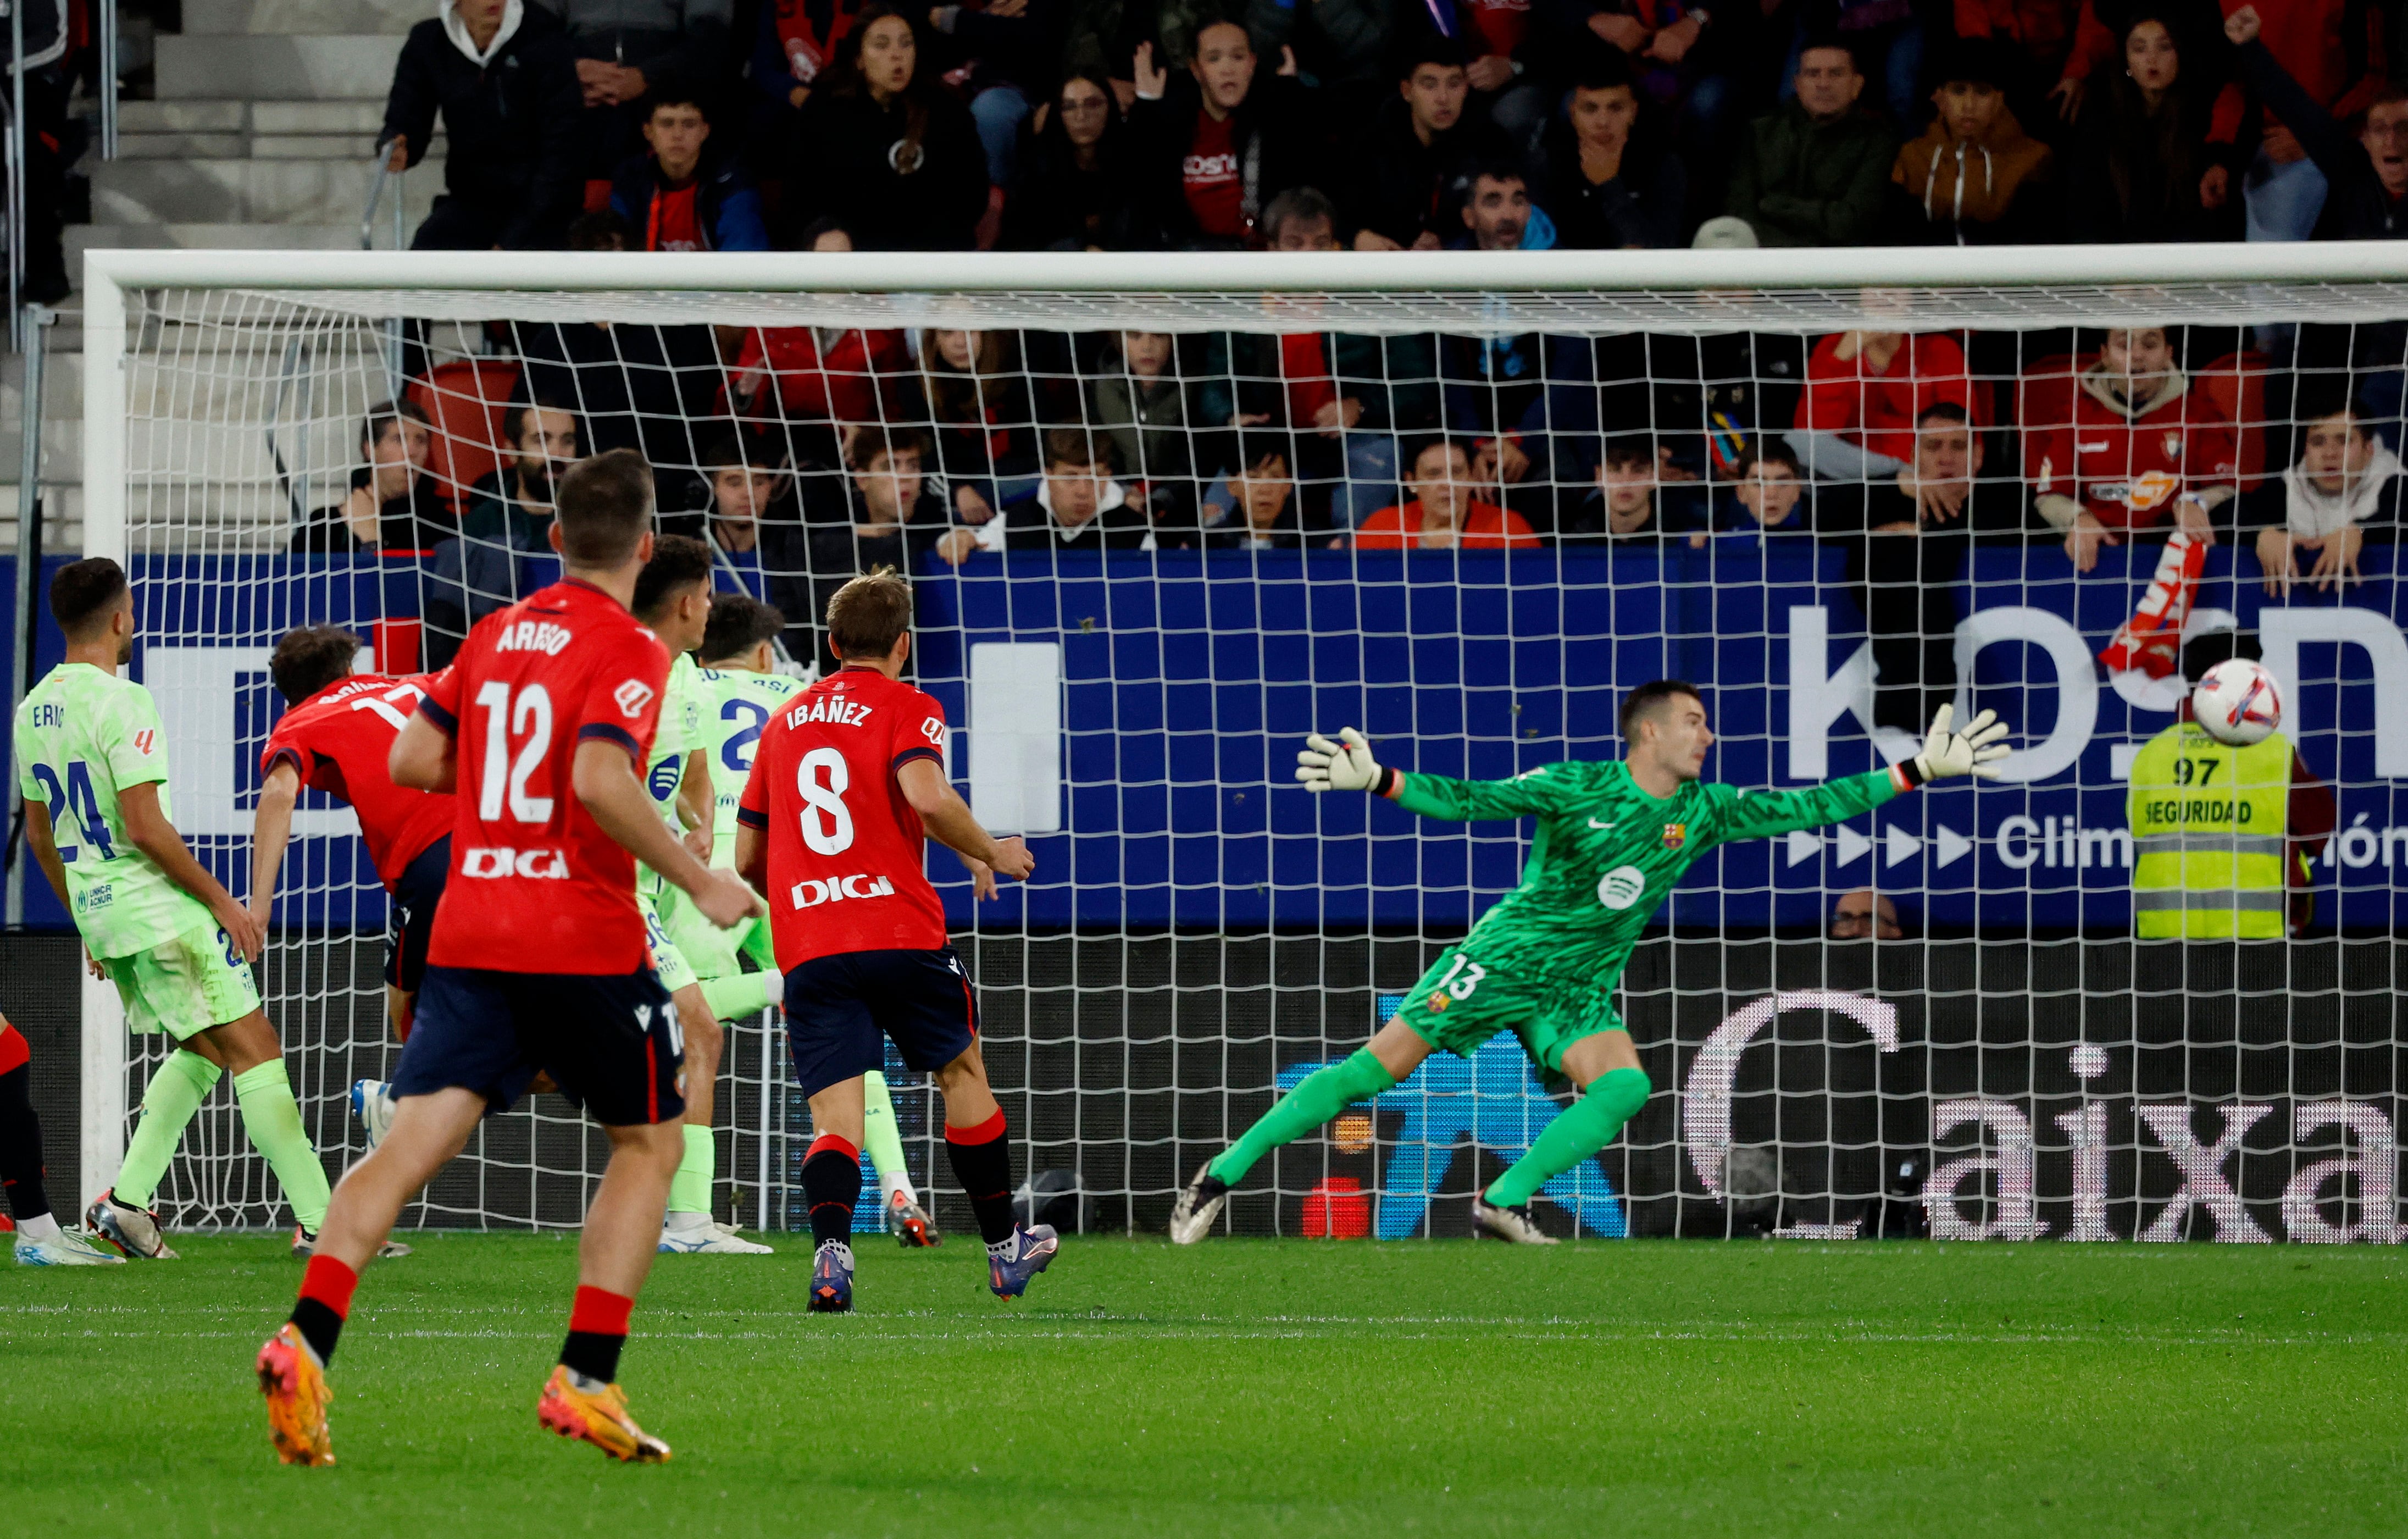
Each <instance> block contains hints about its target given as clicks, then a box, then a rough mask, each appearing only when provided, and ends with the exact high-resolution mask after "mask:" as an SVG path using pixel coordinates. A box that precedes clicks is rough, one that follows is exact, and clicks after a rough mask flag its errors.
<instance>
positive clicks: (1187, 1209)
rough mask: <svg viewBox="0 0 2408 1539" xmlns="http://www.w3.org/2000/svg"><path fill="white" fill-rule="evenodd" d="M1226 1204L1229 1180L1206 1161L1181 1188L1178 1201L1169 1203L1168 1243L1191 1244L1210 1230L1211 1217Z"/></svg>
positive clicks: (1218, 1214) (1215, 1217) (1213, 1218)
mask: <svg viewBox="0 0 2408 1539" xmlns="http://www.w3.org/2000/svg"><path fill="white" fill-rule="evenodd" d="M1228 1205H1229V1184H1228V1183H1227V1182H1226V1181H1224V1180H1222V1179H1221V1178H1220V1177H1219V1176H1217V1175H1214V1174H1213V1173H1212V1166H1211V1162H1210V1161H1207V1162H1206V1163H1205V1164H1204V1165H1203V1167H1202V1168H1201V1169H1199V1170H1197V1172H1196V1179H1195V1180H1193V1181H1190V1182H1189V1183H1187V1185H1186V1187H1184V1188H1183V1189H1182V1190H1181V1192H1180V1194H1179V1201H1176V1202H1173V1203H1172V1204H1171V1205H1170V1243H1171V1244H1174V1245H1192V1244H1195V1243H1196V1242H1197V1241H1198V1240H1201V1239H1203V1238H1204V1237H1205V1236H1206V1235H1208V1234H1210V1233H1211V1232H1212V1224H1213V1221H1214V1220H1216V1219H1218V1218H1219V1217H1220V1216H1221V1210H1222V1209H1223V1208H1225V1207H1227V1206H1228Z"/></svg>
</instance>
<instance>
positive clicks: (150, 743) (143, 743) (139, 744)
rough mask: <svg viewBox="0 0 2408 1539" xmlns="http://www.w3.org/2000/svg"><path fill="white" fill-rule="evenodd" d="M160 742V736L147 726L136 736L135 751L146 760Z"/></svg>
mask: <svg viewBox="0 0 2408 1539" xmlns="http://www.w3.org/2000/svg"><path fill="white" fill-rule="evenodd" d="M158 742H159V734H158V733H157V732H155V731H153V730H151V729H150V727H147V726H146V727H144V728H143V729H142V730H141V731H139V732H136V733H135V734H134V751H135V752H136V753H137V754H139V755H142V756H143V757H144V758H146V759H147V758H149V757H150V750H151V749H152V748H154V747H156V746H157V745H158Z"/></svg>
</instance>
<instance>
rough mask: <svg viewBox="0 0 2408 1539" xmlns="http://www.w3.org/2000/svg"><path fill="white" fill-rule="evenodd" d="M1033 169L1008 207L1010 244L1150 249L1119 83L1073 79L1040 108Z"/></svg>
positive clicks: (1038, 248) (1045, 248)
mask: <svg viewBox="0 0 2408 1539" xmlns="http://www.w3.org/2000/svg"><path fill="white" fill-rule="evenodd" d="M1038 111H1039V117H1038V122H1037V132H1036V134H1035V135H1034V136H1033V137H1031V139H1030V141H1029V146H1028V165H1027V167H1026V169H1025V174H1024V175H1023V176H1022V177H1021V179H1020V184H1019V185H1018V186H1017V187H1015V188H1013V189H1012V192H1011V200H1010V201H1009V202H1007V203H1006V204H1005V205H1004V208H1003V240H1002V244H1003V245H1004V246H1005V247H1006V248H1008V249H1010V250H1011V251H1019V252H1118V251H1129V250H1132V249H1135V248H1138V247H1141V246H1143V245H1145V244H1146V243H1147V237H1146V236H1145V233H1144V227H1143V221H1142V219H1141V217H1140V213H1139V209H1138V206H1137V201H1136V181H1135V179H1136V174H1137V173H1136V166H1135V165H1134V164H1133V162H1132V159H1131V156H1132V153H1133V149H1134V147H1133V146H1132V144H1131V142H1130V137H1129V131H1128V127H1127V125H1126V124H1125V123H1124V122H1122V121H1121V113H1120V108H1119V107H1118V106H1117V105H1115V104H1114V102H1113V101H1112V92H1111V81H1109V80H1107V79H1104V77H1103V76H1102V75H1100V74H1078V75H1072V76H1069V77H1068V78H1067V79H1064V80H1063V82H1062V86H1061V89H1060V90H1059V91H1056V92H1055V93H1054V99H1053V101H1052V102H1050V103H1048V104H1047V105H1046V106H1045V107H1043V108H1039V109H1038Z"/></svg>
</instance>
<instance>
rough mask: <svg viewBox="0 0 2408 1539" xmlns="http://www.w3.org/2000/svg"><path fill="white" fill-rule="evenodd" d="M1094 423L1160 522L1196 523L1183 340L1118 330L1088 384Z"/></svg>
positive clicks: (1115, 461)
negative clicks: (1183, 377) (1181, 357)
mask: <svg viewBox="0 0 2408 1539" xmlns="http://www.w3.org/2000/svg"><path fill="white" fill-rule="evenodd" d="M1087 400H1088V410H1089V417H1088V420H1089V421H1091V422H1093V423H1094V424H1096V428H1097V431H1098V432H1100V433H1101V434H1103V436H1104V439H1105V441H1106V442H1107V443H1109V444H1110V445H1111V453H1112V463H1113V464H1115V465H1125V466H1127V467H1128V473H1129V475H1130V476H1131V477H1133V478H1134V479H1135V480H1136V482H1137V484H1138V487H1139V489H1140V491H1141V492H1142V493H1143V494H1144V496H1145V502H1146V510H1147V511H1148V512H1149V513H1151V514H1152V515H1153V517H1154V522H1155V523H1156V524H1193V523H1194V522H1195V520H1196V485H1195V476H1196V459H1195V445H1194V442H1193V439H1194V436H1195V432H1196V426H1197V424H1193V423H1192V422H1191V421H1190V419H1189V414H1188V402H1187V389H1186V386H1185V384H1184V382H1183V381H1182V380H1181V378H1180V369H1179V345H1178V339H1177V338H1173V337H1171V336H1170V335H1169V334H1168V333H1167V332H1159V331H1122V332H1114V333H1113V334H1112V336H1111V340H1110V342H1109V343H1108V344H1107V345H1106V348H1105V353H1104V357H1103V359H1102V367H1101V368H1099V369H1098V370H1097V372H1096V373H1095V374H1094V375H1093V376H1092V377H1091V378H1090V379H1089V380H1088V381H1087Z"/></svg>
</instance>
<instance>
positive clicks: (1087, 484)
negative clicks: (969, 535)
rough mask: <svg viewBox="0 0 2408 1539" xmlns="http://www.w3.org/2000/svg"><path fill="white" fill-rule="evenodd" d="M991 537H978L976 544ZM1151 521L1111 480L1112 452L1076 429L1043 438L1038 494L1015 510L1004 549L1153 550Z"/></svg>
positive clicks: (1028, 551)
mask: <svg viewBox="0 0 2408 1539" xmlns="http://www.w3.org/2000/svg"><path fill="white" fill-rule="evenodd" d="M993 539H994V537H993V536H992V535H990V534H987V533H985V532H984V531H982V532H981V538H980V544H981V545H982V546H983V547H986V548H989V549H992V548H993ZM1155 543H1156V542H1155V539H1154V520H1153V519H1152V518H1150V517H1148V516H1147V513H1146V509H1145V504H1144V502H1143V500H1142V499H1141V498H1140V497H1139V496H1138V495H1137V493H1136V492H1135V491H1134V490H1133V489H1130V488H1126V487H1124V486H1122V485H1121V484H1120V483H1119V482H1116V481H1114V480H1113V479H1112V456H1111V450H1110V449H1109V448H1106V447H1105V446H1103V445H1102V444H1099V443H1098V442H1097V441H1096V440H1095V439H1091V438H1089V437H1088V436H1087V435H1086V433H1085V432H1083V431H1082V430H1081V429H1079V428H1075V427H1058V428H1055V429H1054V431H1053V432H1051V433H1048V434H1046V435H1045V474H1044V477H1043V478H1042V479H1041V480H1040V481H1039V482H1038V486H1037V495H1036V496H1032V497H1026V498H1024V499H1022V500H1021V501H1020V502H1018V503H1016V504H1014V505H1013V507H1012V508H1011V512H1010V515H1009V522H1008V523H1007V524H1006V525H1004V538H1003V540H1002V545H1003V548H1004V549H1005V550H1007V551H1009V552H1011V553H1012V554H1039V553H1049V552H1056V551H1060V552H1071V551H1151V550H1153V549H1154V548H1155Z"/></svg>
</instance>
